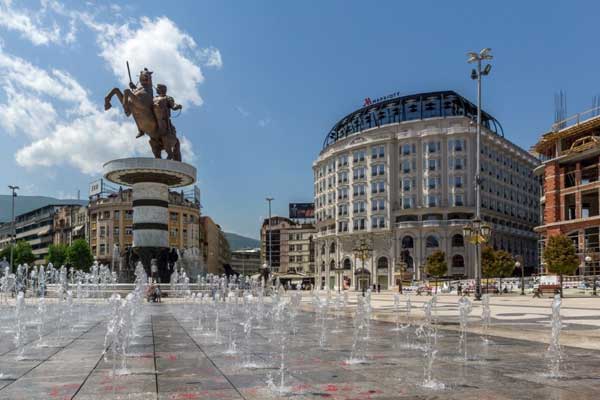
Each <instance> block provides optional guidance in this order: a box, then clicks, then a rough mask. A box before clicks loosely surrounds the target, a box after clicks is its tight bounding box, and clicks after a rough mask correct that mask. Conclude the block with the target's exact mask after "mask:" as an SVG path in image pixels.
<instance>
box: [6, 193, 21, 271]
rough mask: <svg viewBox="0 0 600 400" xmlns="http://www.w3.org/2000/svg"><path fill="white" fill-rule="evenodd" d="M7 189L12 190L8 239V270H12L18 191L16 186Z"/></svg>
mask: <svg viewBox="0 0 600 400" xmlns="http://www.w3.org/2000/svg"><path fill="white" fill-rule="evenodd" d="M8 188H9V189H10V190H12V219H11V221H12V229H11V232H10V233H11V238H10V270H11V272H12V270H13V253H14V250H15V243H16V241H17V227H16V225H15V197H17V190H19V187H18V186H14V185H8Z"/></svg>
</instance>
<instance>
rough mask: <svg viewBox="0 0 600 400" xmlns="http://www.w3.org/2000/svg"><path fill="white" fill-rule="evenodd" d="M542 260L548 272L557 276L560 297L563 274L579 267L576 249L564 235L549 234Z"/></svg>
mask: <svg viewBox="0 0 600 400" xmlns="http://www.w3.org/2000/svg"><path fill="white" fill-rule="evenodd" d="M544 261H545V263H546V268H547V269H548V271H549V272H552V273H553V274H557V275H558V276H559V279H560V281H559V283H560V297H561V298H562V297H563V275H565V274H566V275H569V274H573V273H574V272H575V271H576V270H577V267H579V257H577V250H576V249H575V246H574V245H573V242H572V241H571V239H569V238H568V237H567V236H565V235H556V236H550V237H549V238H548V242H547V243H546V248H545V249H544Z"/></svg>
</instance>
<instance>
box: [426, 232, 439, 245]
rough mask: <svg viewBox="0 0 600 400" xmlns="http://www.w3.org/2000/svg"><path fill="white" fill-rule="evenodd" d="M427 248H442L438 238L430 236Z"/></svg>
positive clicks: (427, 240)
mask: <svg viewBox="0 0 600 400" xmlns="http://www.w3.org/2000/svg"><path fill="white" fill-rule="evenodd" d="M425 247H428V248H433V247H440V242H439V240H438V238H436V237H435V236H433V235H429V236H427V239H426V240H425Z"/></svg>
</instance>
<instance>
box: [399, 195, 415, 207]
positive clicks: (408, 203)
mask: <svg viewBox="0 0 600 400" xmlns="http://www.w3.org/2000/svg"><path fill="white" fill-rule="evenodd" d="M414 207H415V196H403V197H402V208H403V209H405V210H406V209H409V208H414Z"/></svg>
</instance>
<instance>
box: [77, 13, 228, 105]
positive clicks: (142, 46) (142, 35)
mask: <svg viewBox="0 0 600 400" xmlns="http://www.w3.org/2000/svg"><path fill="white" fill-rule="evenodd" d="M83 20H84V22H85V23H86V24H87V25H88V26H89V27H90V28H92V29H93V30H95V31H96V32H97V41H98V44H99V46H100V49H101V52H100V56H101V57H102V58H103V59H104V60H105V61H106V62H107V63H108V65H109V67H110V68H111V70H112V72H113V73H114V74H115V76H116V77H117V79H119V80H120V81H121V84H123V85H126V84H127V83H128V82H129V78H128V76H127V68H126V66H125V60H127V61H129V65H130V66H131V68H132V75H133V79H134V81H135V80H136V78H137V74H138V73H139V71H140V70H142V69H143V68H148V69H150V70H152V71H155V73H154V75H153V76H152V78H153V83H154V84H157V83H164V84H166V85H167V86H168V87H169V92H170V94H172V95H173V96H174V97H175V99H176V100H177V101H178V102H179V103H181V104H183V105H184V106H185V105H190V104H193V105H197V106H199V105H201V104H202V98H201V97H200V93H199V92H198V85H199V84H200V83H202V82H203V81H204V75H203V74H202V70H201V69H200V66H199V65H198V64H197V62H198V60H196V58H195V56H194V55H195V53H196V51H197V45H196V42H195V41H194V39H193V38H192V37H191V36H190V35H188V34H187V33H185V32H183V31H181V30H180V29H179V28H178V27H177V25H175V23H173V21H171V20H170V19H169V18H166V17H160V18H156V19H154V20H153V19H150V18H147V17H142V18H141V19H140V21H139V24H136V25H138V26H136V27H132V24H129V23H127V24H124V25H116V24H105V23H98V22H96V21H95V20H93V19H91V18H90V17H89V16H84V17H83ZM219 60H220V57H219Z"/></svg>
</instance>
